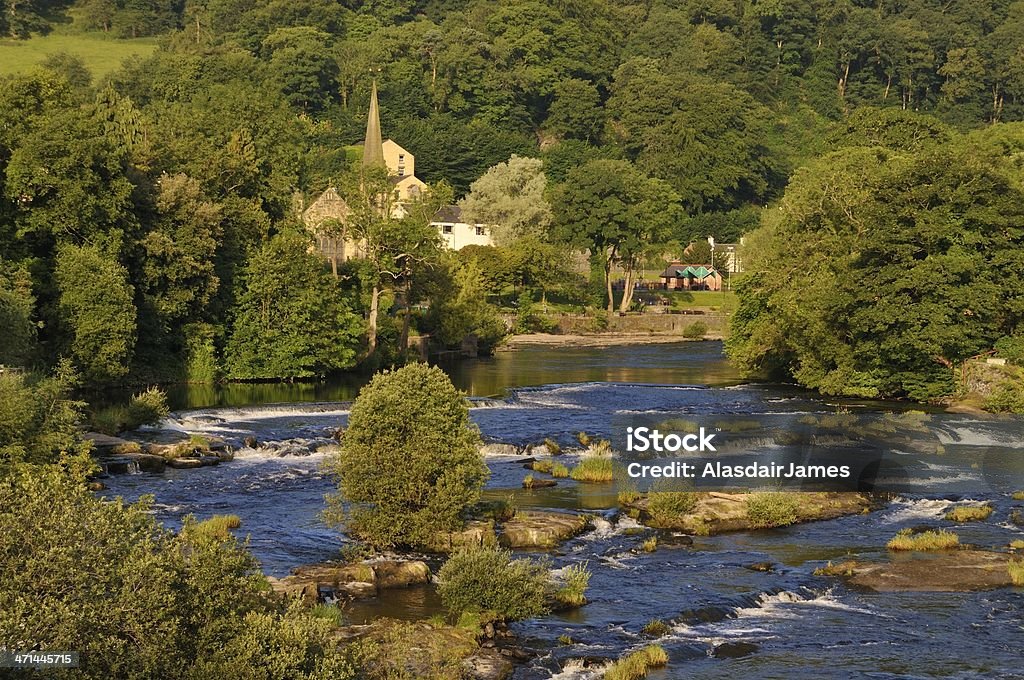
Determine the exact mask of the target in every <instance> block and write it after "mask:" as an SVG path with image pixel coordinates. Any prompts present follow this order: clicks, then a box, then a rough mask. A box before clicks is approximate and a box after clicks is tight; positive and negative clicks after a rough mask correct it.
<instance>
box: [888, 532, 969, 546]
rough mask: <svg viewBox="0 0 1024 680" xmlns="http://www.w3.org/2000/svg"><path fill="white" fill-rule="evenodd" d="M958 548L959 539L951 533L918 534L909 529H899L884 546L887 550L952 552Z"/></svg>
mask: <svg viewBox="0 0 1024 680" xmlns="http://www.w3.org/2000/svg"><path fill="white" fill-rule="evenodd" d="M959 546H960V537H959V536H957V535H956V534H954V533H953V532H952V531H946V530H945V529H940V530H938V531H923V532H921V533H919V534H915V533H913V531H912V530H910V529H901V530H900V531H899V532H897V534H896V535H895V536H894V537H893V538H892V539H891V540H890V541H889V542H888V543H887V544H886V547H887V548H888V549H889V550H915V551H924V550H952V549H953V548H958V547H959Z"/></svg>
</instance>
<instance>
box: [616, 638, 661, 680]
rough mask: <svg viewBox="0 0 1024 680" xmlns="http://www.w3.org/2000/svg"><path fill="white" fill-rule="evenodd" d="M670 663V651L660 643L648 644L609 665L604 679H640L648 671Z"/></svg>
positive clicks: (645, 675)
mask: <svg viewBox="0 0 1024 680" xmlns="http://www.w3.org/2000/svg"><path fill="white" fill-rule="evenodd" d="M667 663H668V653H667V652H665V650H664V649H663V648H662V647H660V646H659V645H648V646H646V647H644V648H643V649H640V650H638V651H635V652H633V653H632V654H629V655H627V656H624V657H623V658H621V659H619V660H618V661H616V662H615V663H613V664H612V665H610V666H609V667H608V670H606V671H605V673H604V680H639V679H640V678H645V677H647V672H648V671H649V670H650V669H652V668H658V667H660V666H664V665H665V664H667Z"/></svg>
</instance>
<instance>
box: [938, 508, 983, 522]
mask: <svg viewBox="0 0 1024 680" xmlns="http://www.w3.org/2000/svg"><path fill="white" fill-rule="evenodd" d="M991 514H992V506H991V505H961V506H959V507H956V508H953V509H952V510H950V511H949V512H947V513H946V519H948V520H949V521H951V522H980V521H983V520H986V519H988V517H989V515H991Z"/></svg>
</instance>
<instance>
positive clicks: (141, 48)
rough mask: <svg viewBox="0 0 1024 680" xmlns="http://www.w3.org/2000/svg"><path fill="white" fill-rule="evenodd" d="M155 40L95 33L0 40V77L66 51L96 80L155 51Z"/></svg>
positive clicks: (20, 70) (33, 65)
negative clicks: (116, 38) (135, 57)
mask: <svg viewBox="0 0 1024 680" xmlns="http://www.w3.org/2000/svg"><path fill="white" fill-rule="evenodd" d="M156 46H157V39H156V38H138V39H135V40H114V39H109V38H106V37H103V36H101V35H95V34H84V35H83V34H78V35H60V34H56V33H51V34H50V35H45V36H36V37H33V38H31V39H29V40H0V76H3V75H10V74H13V73H24V72H26V71H30V70H32V69H33V68H34V67H35V66H37V65H38V64H39V63H40V62H42V61H43V60H44V59H46V57H47V56H49V55H51V54H56V53H58V52H67V53H69V54H74V55H77V56H79V57H81V58H82V59H83V60H84V61H85V64H86V66H88V67H89V70H90V71H91V72H92V76H93V78H99V77H101V76H103V75H105V74H107V73H109V72H110V71H113V70H114V69H116V68H117V67H118V66H120V65H121V62H122V61H123V60H124V59H126V58H128V57H130V56H132V55H136V54H138V55H142V56H145V55H148V54H150V53H151V52H152V51H153V50H155V49H156Z"/></svg>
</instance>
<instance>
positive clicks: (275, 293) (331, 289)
mask: <svg viewBox="0 0 1024 680" xmlns="http://www.w3.org/2000/svg"><path fill="white" fill-rule="evenodd" d="M310 245H311V243H310V241H309V239H308V237H307V236H306V235H305V234H304V233H299V232H295V231H285V232H282V233H280V234H278V235H276V236H274V237H273V238H271V239H270V240H269V241H268V242H267V243H266V244H265V245H264V246H263V247H262V248H261V249H260V250H259V252H257V253H256V254H255V255H254V256H253V257H252V258H251V259H250V260H249V263H248V265H247V266H246V271H245V281H246V286H245V290H244V291H243V292H242V293H241V295H240V297H239V303H238V309H237V311H236V315H235V323H234V329H233V330H232V333H231V337H230V339H229V340H228V345H227V348H226V354H227V367H228V371H229V374H230V375H231V377H234V378H242V379H260V378H303V377H312V376H323V375H325V374H327V373H329V372H331V371H335V370H340V369H346V368H351V367H352V366H353V365H354V364H355V360H356V353H357V349H358V347H359V340H360V337H361V336H362V332H363V326H362V323H361V321H360V319H359V317H358V316H357V315H356V314H354V313H353V312H352V310H351V308H350V306H349V304H348V302H347V300H346V299H345V298H344V297H343V295H342V293H341V291H340V289H339V288H338V285H337V282H336V281H335V280H334V278H333V277H332V276H331V275H330V274H329V273H328V272H327V271H326V269H325V263H324V262H323V260H321V259H320V256H319V255H317V254H315V253H312V252H310Z"/></svg>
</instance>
